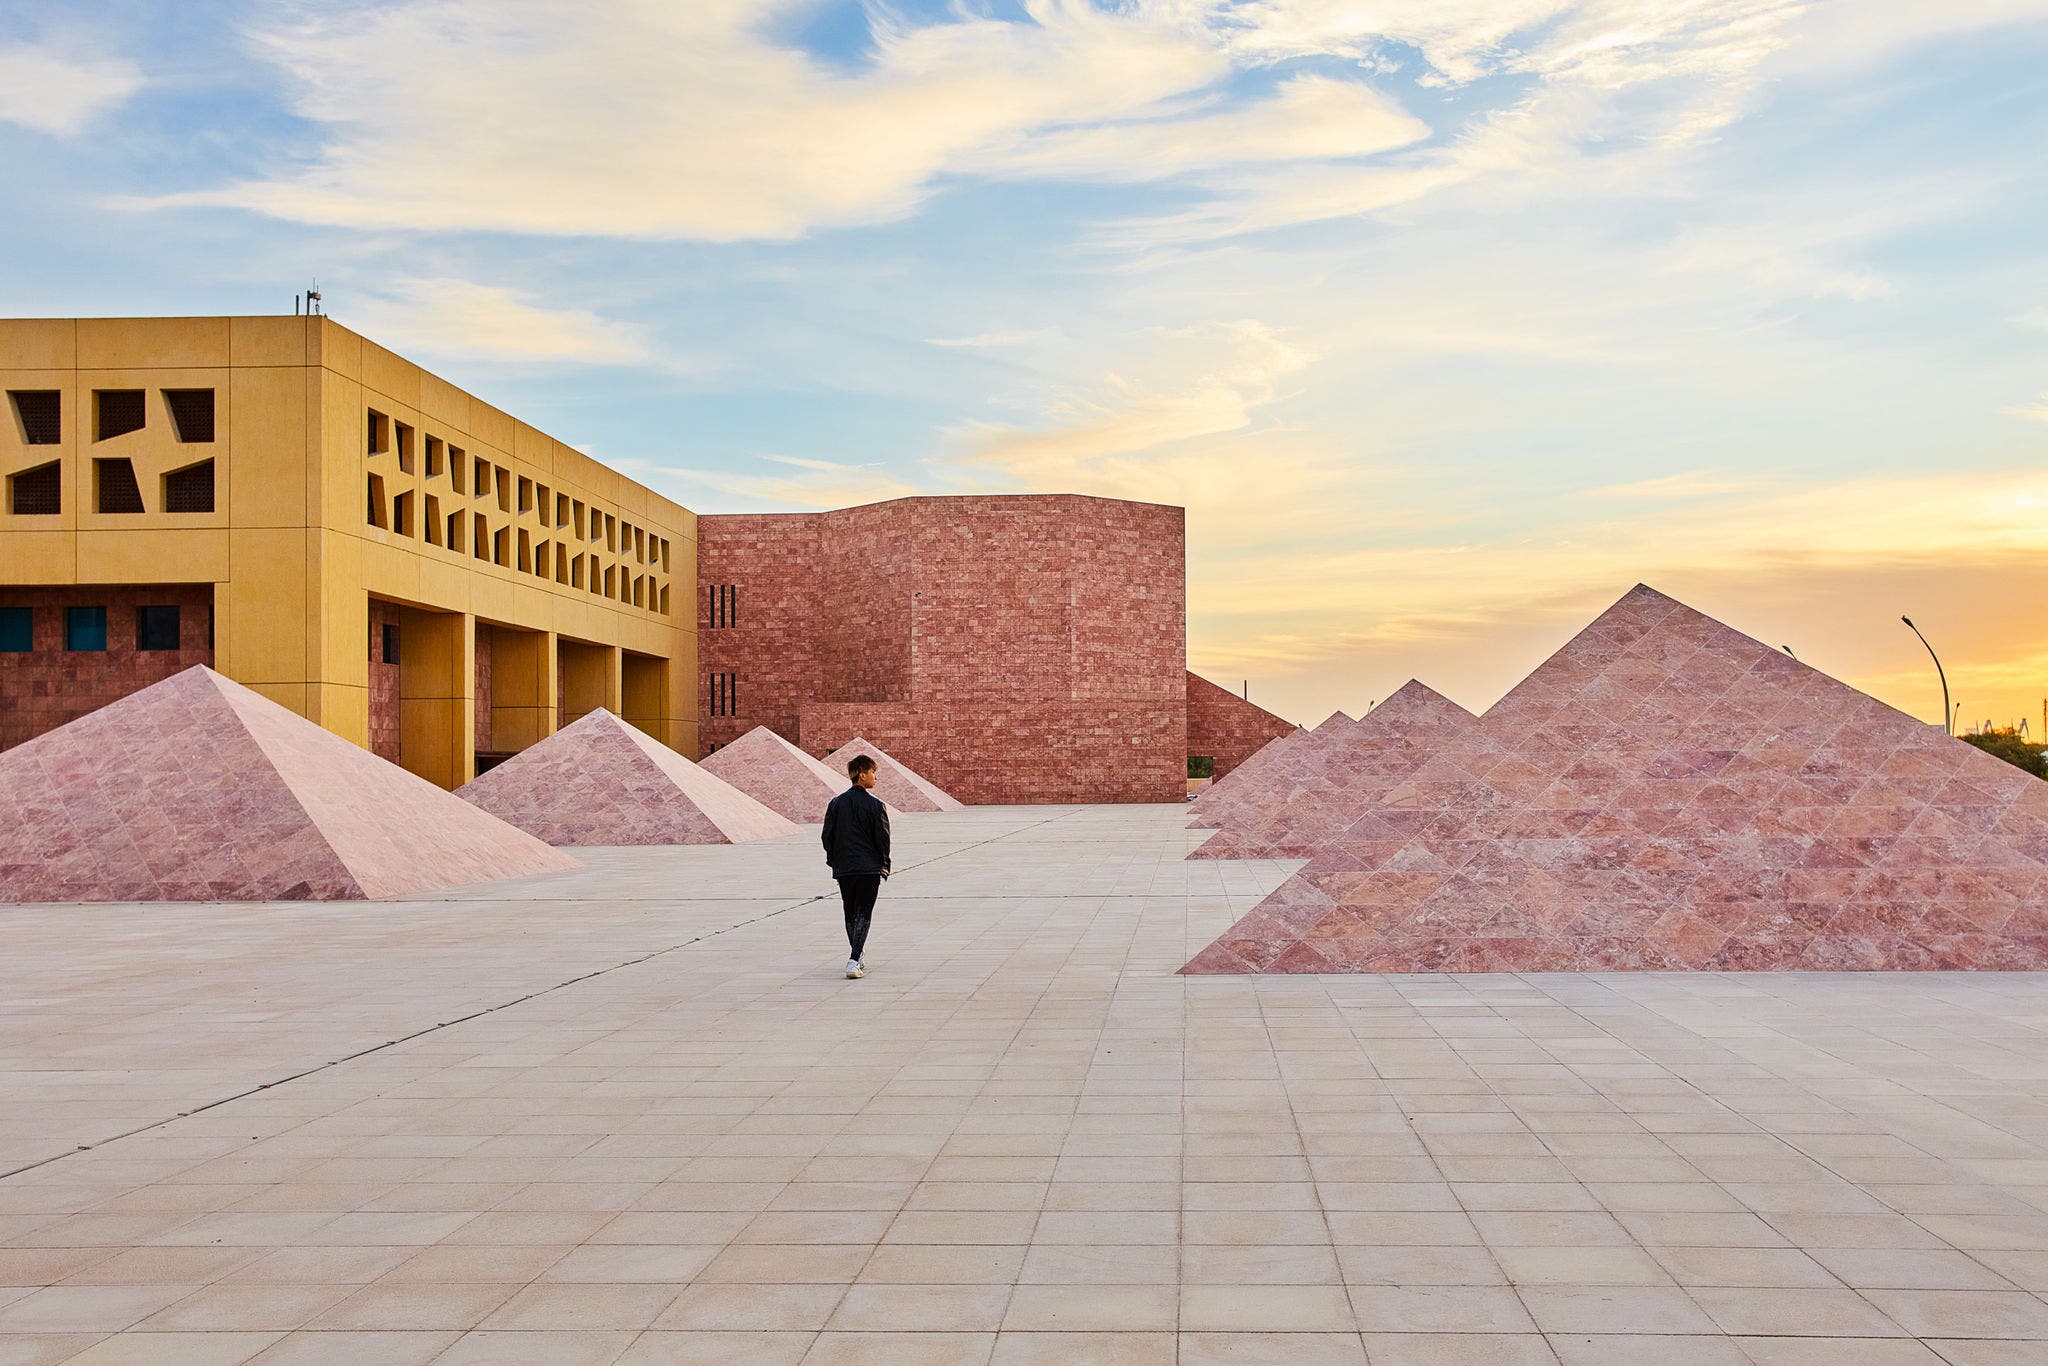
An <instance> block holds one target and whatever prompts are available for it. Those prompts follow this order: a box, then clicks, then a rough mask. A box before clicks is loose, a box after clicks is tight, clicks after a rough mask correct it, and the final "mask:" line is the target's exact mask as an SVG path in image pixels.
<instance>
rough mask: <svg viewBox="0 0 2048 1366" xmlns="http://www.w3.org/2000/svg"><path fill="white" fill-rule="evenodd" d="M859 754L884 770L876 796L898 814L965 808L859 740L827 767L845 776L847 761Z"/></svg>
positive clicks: (832, 757) (827, 761)
mask: <svg viewBox="0 0 2048 1366" xmlns="http://www.w3.org/2000/svg"><path fill="white" fill-rule="evenodd" d="M856 754H865V755H867V756H868V757H870V758H872V759H873V760H874V761H875V763H876V764H878V765H879V766H880V767H879V768H878V769H877V770H876V772H875V795H876V796H877V797H880V798H881V799H882V800H883V801H885V802H887V803H888V804H889V805H890V806H893V807H895V808H896V809H897V810H898V811H959V810H961V809H962V808H963V806H964V805H965V804H964V803H962V802H961V801H960V800H959V799H958V798H956V797H953V796H951V795H949V794H948V793H945V792H942V791H940V790H939V787H938V785H937V784H935V783H932V782H929V781H927V780H926V779H924V778H920V777H919V776H918V775H917V774H916V773H914V772H912V771H911V770H910V769H909V768H908V767H906V766H905V765H903V764H900V763H897V762H896V761H895V760H894V759H891V758H890V757H889V756H888V755H887V754H884V753H883V752H882V751H881V749H880V748H879V747H878V746H875V745H871V744H869V743H868V742H867V741H865V740H863V739H861V738H860V737H859V736H855V737H854V738H853V739H851V740H848V741H847V742H846V743H845V744H843V745H841V746H840V747H839V748H838V749H835V750H833V751H832V752H831V753H830V754H828V755H826V756H825V767H827V768H829V769H831V770H832V771H833V772H834V773H844V772H846V761H847V760H849V759H851V758H852V757H853V756H854V755H856Z"/></svg>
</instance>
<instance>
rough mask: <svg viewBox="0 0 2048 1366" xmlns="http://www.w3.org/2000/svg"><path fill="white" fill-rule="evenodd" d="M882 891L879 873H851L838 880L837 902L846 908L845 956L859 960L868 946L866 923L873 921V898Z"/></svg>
mask: <svg viewBox="0 0 2048 1366" xmlns="http://www.w3.org/2000/svg"><path fill="white" fill-rule="evenodd" d="M881 891H882V875H881V874H880V873H852V874H849V875H847V876H846V877H842V878H840V879H839V900H840V902H841V903H842V904H843V905H844V906H845V907H846V944H847V947H848V948H849V949H850V950H852V952H850V953H849V954H848V955H847V956H848V957H849V958H859V957H860V956H861V953H862V951H863V950H865V949H866V948H867V946H868V922H869V921H870V920H872V919H874V915H875V898H876V897H877V896H879V895H880V894H881Z"/></svg>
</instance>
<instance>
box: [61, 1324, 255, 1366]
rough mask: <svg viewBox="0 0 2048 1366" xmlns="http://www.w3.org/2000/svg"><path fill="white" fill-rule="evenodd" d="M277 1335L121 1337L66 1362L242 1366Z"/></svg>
mask: <svg viewBox="0 0 2048 1366" xmlns="http://www.w3.org/2000/svg"><path fill="white" fill-rule="evenodd" d="M279 1336H281V1335H280V1334H277V1333H152V1332H138V1333H124V1334H120V1335H118V1336H115V1337H110V1338H103V1339H102V1340H100V1341H99V1342H96V1343H94V1344H93V1345H92V1346H90V1347H88V1348H86V1349H85V1350H84V1351H82V1352H80V1353H79V1354H78V1355H76V1356H73V1357H69V1358H66V1360H67V1361H71V1362H77V1363H79V1366H241V1363H242V1362H245V1361H248V1360H250V1359H251V1358H253V1357H255V1356H256V1355H257V1354H258V1353H260V1352H261V1351H263V1349H264V1348H266V1347H268V1346H270V1345H271V1344H272V1343H273V1342H276V1341H277V1339H278V1338H279Z"/></svg>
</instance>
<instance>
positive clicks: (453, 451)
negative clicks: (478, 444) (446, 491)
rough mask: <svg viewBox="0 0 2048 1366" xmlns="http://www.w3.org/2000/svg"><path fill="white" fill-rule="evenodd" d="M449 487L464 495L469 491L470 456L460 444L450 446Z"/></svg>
mask: <svg viewBox="0 0 2048 1366" xmlns="http://www.w3.org/2000/svg"><path fill="white" fill-rule="evenodd" d="M448 487H449V488H450V489H451V490H452V491H454V492H456V493H460V494H464V495H467V494H468V492H469V457H468V456H467V455H464V454H463V452H462V447H460V446H450V447H449V448H448Z"/></svg>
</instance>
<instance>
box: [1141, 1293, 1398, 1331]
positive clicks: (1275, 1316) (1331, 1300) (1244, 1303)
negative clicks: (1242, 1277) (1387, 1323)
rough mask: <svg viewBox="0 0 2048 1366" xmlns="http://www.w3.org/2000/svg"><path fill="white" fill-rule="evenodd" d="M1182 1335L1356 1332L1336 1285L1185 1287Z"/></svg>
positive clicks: (1181, 1318) (1182, 1294)
mask: <svg viewBox="0 0 2048 1366" xmlns="http://www.w3.org/2000/svg"><path fill="white" fill-rule="evenodd" d="M1180 1328H1181V1331H1182V1332H1183V1333H1267V1332H1285V1333H1327V1332H1344V1331H1349V1332H1353V1333H1355V1332H1357V1331H1358V1329H1357V1322H1356V1320H1355V1319H1354V1318H1353V1317H1352V1312H1351V1305H1350V1302H1349V1300H1348V1299H1347V1298H1346V1296H1345V1293H1344V1289H1343V1287H1341V1286H1322V1285H1188V1286H1182V1287H1181V1291H1180Z"/></svg>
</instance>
